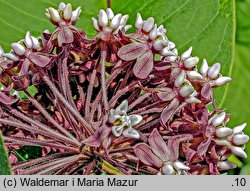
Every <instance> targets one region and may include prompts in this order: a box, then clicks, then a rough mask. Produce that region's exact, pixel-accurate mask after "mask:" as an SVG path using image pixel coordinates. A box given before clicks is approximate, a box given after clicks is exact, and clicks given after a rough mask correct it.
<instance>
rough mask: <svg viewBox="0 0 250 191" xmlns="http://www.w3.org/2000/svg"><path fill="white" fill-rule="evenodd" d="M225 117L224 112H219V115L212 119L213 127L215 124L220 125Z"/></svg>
mask: <svg viewBox="0 0 250 191" xmlns="http://www.w3.org/2000/svg"><path fill="white" fill-rule="evenodd" d="M225 117H226V113H225V112H222V113H220V114H219V115H217V116H216V117H215V118H214V119H213V121H212V125H213V126H214V127H217V126H219V125H221V124H222V123H223V122H224V120H225Z"/></svg>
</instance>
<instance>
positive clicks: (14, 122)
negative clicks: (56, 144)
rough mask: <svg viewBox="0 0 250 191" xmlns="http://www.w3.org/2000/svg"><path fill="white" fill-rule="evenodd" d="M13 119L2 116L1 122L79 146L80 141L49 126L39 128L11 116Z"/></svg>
mask: <svg viewBox="0 0 250 191" xmlns="http://www.w3.org/2000/svg"><path fill="white" fill-rule="evenodd" d="M11 119H12V120H8V119H2V118H0V122H1V123H4V124H6V125H10V126H13V127H17V128H21V129H24V130H27V131H29V132H33V133H36V134H41V135H43V136H46V137H49V138H52V139H55V140H59V141H62V142H63V143H67V144H71V145H74V146H77V147H79V146H80V145H79V143H75V142H74V141H72V140H71V139H69V138H68V137H65V136H63V135H61V134H59V133H57V132H54V131H53V130H51V129H49V128H44V127H43V126H40V125H39V126H38V127H39V129H38V128H36V127H33V126H29V125H26V124H24V123H22V122H20V121H17V120H16V119H13V118H11Z"/></svg>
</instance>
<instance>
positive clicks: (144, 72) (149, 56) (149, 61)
mask: <svg viewBox="0 0 250 191" xmlns="http://www.w3.org/2000/svg"><path fill="white" fill-rule="evenodd" d="M153 67H154V62H153V53H152V52H151V51H148V52H146V53H145V54H144V55H142V56H141V57H139V58H138V59H137V62H136V63H135V65H134V67H133V72H134V75H135V76H136V77H137V78H140V79H145V78H147V77H148V76H149V74H150V72H151V71H152V70H153Z"/></svg>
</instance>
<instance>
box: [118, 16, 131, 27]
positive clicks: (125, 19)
mask: <svg viewBox="0 0 250 191" xmlns="http://www.w3.org/2000/svg"><path fill="white" fill-rule="evenodd" d="M128 18H129V16H128V15H123V16H122V18H121V21H120V25H121V26H125V25H126V24H127V21H128Z"/></svg>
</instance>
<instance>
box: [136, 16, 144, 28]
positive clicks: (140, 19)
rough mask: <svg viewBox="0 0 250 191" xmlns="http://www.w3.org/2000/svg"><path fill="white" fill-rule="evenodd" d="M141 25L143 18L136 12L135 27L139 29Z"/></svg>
mask: <svg viewBox="0 0 250 191" xmlns="http://www.w3.org/2000/svg"><path fill="white" fill-rule="evenodd" d="M142 25H143V20H142V17H141V14H140V13H137V17H136V21H135V28H137V29H138V30H140V29H141V28H142Z"/></svg>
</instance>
